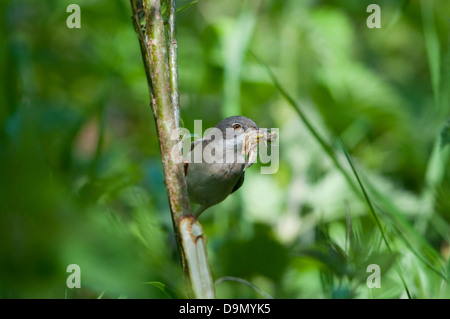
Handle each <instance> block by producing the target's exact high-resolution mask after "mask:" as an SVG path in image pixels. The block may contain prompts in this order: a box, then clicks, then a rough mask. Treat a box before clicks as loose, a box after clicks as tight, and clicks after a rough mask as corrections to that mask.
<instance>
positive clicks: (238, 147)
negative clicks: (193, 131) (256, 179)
mask: <svg viewBox="0 0 450 319" xmlns="http://www.w3.org/2000/svg"><path fill="white" fill-rule="evenodd" d="M263 137H265V138H266V139H267V140H268V141H270V139H271V135H269V137H267V130H261V129H260V128H259V127H258V126H257V125H256V124H255V122H253V121H252V120H251V119H249V118H247V117H244V116H231V117H227V118H225V119H224V120H222V121H220V122H219V123H218V124H217V125H216V127H215V129H212V130H211V131H210V132H209V133H206V135H205V136H204V137H203V138H201V139H197V140H195V141H193V142H192V143H191V144H190V150H189V152H188V154H187V159H188V160H187V161H186V162H185V163H184V169H185V178H186V184H187V191H188V195H189V198H190V200H191V202H193V203H196V204H198V205H199V206H198V209H197V210H196V211H195V212H194V215H195V216H196V217H197V218H198V217H199V216H200V214H201V213H202V212H204V211H205V210H206V209H208V208H209V207H211V206H214V205H216V204H218V203H220V202H222V201H223V200H224V199H225V198H227V197H228V196H229V195H230V194H232V193H234V192H235V191H237V190H238V189H239V188H240V187H241V186H242V184H243V183H244V178H245V170H246V169H247V168H248V167H250V166H251V165H252V164H253V163H254V161H255V160H256V154H257V152H256V150H257V143H258V142H259V139H260V138H263ZM196 154H199V155H201V160H200V161H199V160H198V157H197V155H196Z"/></svg>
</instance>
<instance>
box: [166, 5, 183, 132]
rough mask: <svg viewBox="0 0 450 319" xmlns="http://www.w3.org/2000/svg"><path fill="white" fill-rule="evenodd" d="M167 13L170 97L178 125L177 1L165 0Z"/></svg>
mask: <svg viewBox="0 0 450 319" xmlns="http://www.w3.org/2000/svg"><path fill="white" fill-rule="evenodd" d="M167 14H168V28H167V31H168V35H167V40H168V48H169V74H170V87H171V92H170V93H171V94H170V99H171V101H172V107H173V111H174V114H175V125H176V126H177V128H178V127H180V94H179V91H180V90H179V88H178V63H177V62H178V54H177V48H178V44H177V18H176V16H177V2H176V0H167Z"/></svg>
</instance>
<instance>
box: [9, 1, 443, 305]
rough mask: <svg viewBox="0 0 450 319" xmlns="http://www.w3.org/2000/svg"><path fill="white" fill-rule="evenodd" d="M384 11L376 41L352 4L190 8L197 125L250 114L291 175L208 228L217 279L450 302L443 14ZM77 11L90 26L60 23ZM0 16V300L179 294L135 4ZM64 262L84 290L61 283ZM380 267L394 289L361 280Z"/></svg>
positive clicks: (35, 8)
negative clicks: (275, 134) (271, 133)
mask: <svg viewBox="0 0 450 319" xmlns="http://www.w3.org/2000/svg"><path fill="white" fill-rule="evenodd" d="M189 2H190V1H179V2H178V4H179V6H182V5H185V4H188V3H189ZM372 2H373V3H377V4H379V5H380V7H381V25H382V27H381V28H380V29H369V28H367V26H366V19H367V17H368V16H369V13H367V12H366V8H367V6H368V4H370V3H371V2H370V1H359V0H352V1H343V0H330V1H319V0H308V1H297V0H259V1H240V0H228V1H213V0H200V1H198V3H196V4H195V5H194V6H192V7H190V8H189V9H187V10H184V11H183V12H181V13H179V15H178V57H179V76H180V79H179V80H180V89H181V92H180V93H181V115H182V119H183V124H184V126H185V127H187V128H188V129H189V130H191V131H193V127H194V122H193V121H194V120H195V119H202V120H203V129H206V128H207V127H211V126H214V125H215V124H216V123H217V122H218V121H219V120H220V119H222V118H223V117H225V116H228V115H234V114H242V115H245V116H248V117H250V118H252V119H253V120H254V121H255V122H256V123H257V124H258V125H259V126H260V127H267V128H271V127H274V128H280V134H279V137H280V138H279V143H278V145H279V151H280V166H279V170H278V172H277V173H276V174H273V175H262V174H260V173H259V169H260V167H261V165H262V164H255V165H254V166H253V167H251V168H249V169H248V171H247V176H246V181H245V183H244V185H243V187H242V188H241V189H240V190H239V191H238V192H237V193H235V194H233V196H231V197H230V198H228V199H227V200H226V201H224V202H223V203H221V204H219V205H217V206H216V207H213V208H211V209H209V210H208V211H207V212H205V213H204V214H203V215H202V217H201V219H200V222H201V223H202V225H203V227H204V231H205V233H206V235H207V237H208V254H209V257H210V261H211V269H212V274H213V277H214V279H215V280H218V279H219V278H221V277H224V276H232V277H237V278H242V279H244V280H246V281H248V282H251V283H252V284H253V285H256V286H257V287H259V289H261V290H262V291H264V292H266V293H267V294H269V295H270V296H272V297H275V298H405V297H407V293H406V291H405V287H406V288H407V289H408V291H409V293H410V295H411V296H412V297H414V298H448V297H450V289H449V288H448V287H447V286H448V279H449V271H450V263H449V256H450V228H449V223H450V170H449V169H448V166H449V153H450V151H449V149H450V146H449V143H448V141H449V133H448V132H449V128H448V127H449V124H448V123H449V122H448V119H449V115H450V114H449V113H450V26H449V19H450V15H449V13H450V3H449V2H448V1H445V0H437V1H425V0H424V1H408V0H398V1H387V0H378V1H372ZM70 3H77V4H79V5H80V7H81V24H82V28H81V29H69V28H67V27H66V19H67V17H68V15H69V13H67V12H66V8H67V6H68V5H69V4H70ZM0 12H1V13H2V14H1V15H0V32H1V33H0V36H1V39H2V48H3V49H2V50H1V59H0V79H1V80H0V83H1V86H0V106H1V107H0V297H2V298H97V297H101V298H169V297H178V298H183V297H185V296H186V293H185V288H184V282H183V278H182V272H181V267H180V264H179V259H178V256H177V249H176V244H175V240H174V236H173V230H172V222H171V218H170V213H169V208H168V201H167V197H166V192H165V187H164V176H163V173H162V165H161V162H160V154H159V146H158V143H157V138H156V132H155V127H154V120H153V115H152V112H151V110H150V107H149V98H148V91H147V87H146V80H145V73H144V69H143V64H142V60H141V56H140V52H139V45H138V41H137V38H136V33H135V32H134V29H133V26H132V23H131V18H130V16H131V9H130V5H129V2H128V1H126V0H122V1H108V2H107V1H105V0H97V1H92V0H89V1H88V0H84V1H81V0H79V1H35V0H27V1H22V0H15V1H12V0H4V1H2V2H0ZM250 51H251V52H252V53H253V54H255V56H257V57H258V58H259V59H261V60H262V61H265V63H267V64H268V65H269V67H270V69H271V70H272V71H273V72H274V74H275V75H276V78H277V80H278V81H279V85H280V86H281V87H282V88H283V89H284V90H285V91H286V92H288V93H289V95H290V96H291V97H292V98H293V100H295V101H296V103H297V105H296V107H299V108H301V110H302V112H304V113H305V114H306V116H307V117H308V118H309V120H310V121H311V123H312V125H313V129H314V130H315V131H316V132H317V134H319V135H320V136H322V137H323V138H324V141H325V142H326V143H328V144H327V145H329V146H330V147H331V148H332V149H333V152H335V154H336V157H337V158H338V160H339V163H340V165H342V167H343V168H344V170H345V171H346V172H347V173H348V175H349V176H350V177H351V178H352V179H353V180H354V182H355V185H358V184H357V183H356V180H355V178H356V176H355V173H356V175H357V176H358V178H360V179H361V181H362V184H363V186H364V187H365V189H366V190H367V193H368V199H367V198H364V197H363V196H361V189H360V188H359V187H357V188H356V189H354V188H352V187H350V186H349V185H348V182H346V180H345V178H344V177H343V175H342V173H341V172H340V171H339V170H338V169H337V167H336V165H335V164H333V162H332V161H331V158H330V157H329V156H328V155H327V153H326V152H324V151H323V149H322V148H321V146H320V143H319V142H318V140H317V139H316V138H314V136H313V135H311V132H310V131H308V129H307V128H306V126H305V124H304V122H302V121H301V119H300V118H299V116H298V114H297V113H296V111H295V110H294V109H293V105H291V104H290V103H289V102H288V101H287V100H286V99H285V97H284V96H283V95H281V94H279V92H278V90H277V88H276V86H275V85H274V83H273V81H272V80H271V78H270V77H269V76H268V74H267V70H266V68H265V67H264V66H263V65H261V64H260V63H259V62H258V61H257V60H256V59H255V58H254V57H253V56H252V55H250V54H249V52H250ZM338 138H339V139H340V140H342V143H343V145H344V146H345V148H346V150H347V151H348V153H349V154H351V156H352V161H353V162H354V165H355V173H353V172H352V170H351V169H350V166H349V165H348V164H349V163H348V162H347V161H346V158H345V156H344V152H343V150H342V149H341V147H340V146H339V143H338V142H337V139H338ZM369 202H370V203H371V204H373V207H374V212H375V214H376V216H378V218H379V220H380V223H381V229H380V228H378V227H377V224H376V222H375V220H374V219H373V214H372V213H371V210H370V207H369V205H368V204H369ZM380 230H381V231H382V232H383V234H384V235H385V237H386V238H385V240H386V241H385V240H383V238H382V233H381V232H380ZM386 242H387V243H388V245H389V248H388V247H387V246H386ZM69 264H78V265H80V267H81V286H82V288H81V289H75V288H74V289H68V288H66V278H67V276H68V275H69V274H68V273H67V272H66V268H67V266H68V265H69ZM370 264H378V265H379V266H380V268H381V288H372V289H370V288H368V287H367V285H366V279H367V277H368V276H369V275H370V273H368V272H367V271H366V269H367V266H368V265H370ZM402 280H403V281H404V283H402ZM216 289H217V296H218V297H219V298H261V297H262V295H261V294H260V293H258V291H257V290H255V289H253V288H252V287H251V286H250V285H245V284H242V283H240V282H237V281H222V282H220V284H218V285H217V287H216Z"/></svg>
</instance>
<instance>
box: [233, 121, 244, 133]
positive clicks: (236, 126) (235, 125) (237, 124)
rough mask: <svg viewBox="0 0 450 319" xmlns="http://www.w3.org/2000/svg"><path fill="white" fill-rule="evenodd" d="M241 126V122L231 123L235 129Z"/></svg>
mask: <svg viewBox="0 0 450 319" xmlns="http://www.w3.org/2000/svg"><path fill="white" fill-rule="evenodd" d="M241 127H242V126H241V124H239V123H235V124H233V129H234V130H235V131H237V130H239V129H240V128H241Z"/></svg>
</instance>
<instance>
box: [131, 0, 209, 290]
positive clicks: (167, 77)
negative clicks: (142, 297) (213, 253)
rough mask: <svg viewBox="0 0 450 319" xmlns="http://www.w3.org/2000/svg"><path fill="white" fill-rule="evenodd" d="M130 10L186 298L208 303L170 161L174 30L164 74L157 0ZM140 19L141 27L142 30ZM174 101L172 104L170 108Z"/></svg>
mask: <svg viewBox="0 0 450 319" xmlns="http://www.w3.org/2000/svg"><path fill="white" fill-rule="evenodd" d="M174 3H175V1H173V3H172V2H170V3H169V6H171V5H174ZM131 7H132V10H133V17H132V19H133V24H134V26H135V29H136V32H137V33H138V38H139V43H140V49H141V54H142V58H143V60H144V61H143V62H144V67H145V73H146V76H147V82H148V88H149V94H150V100H151V103H150V104H151V107H152V110H153V114H154V117H155V122H156V128H157V134H158V140H159V145H160V150H161V159H162V164H163V169H164V176H165V181H166V188H167V195H168V197H169V204H170V210H171V214H172V221H173V227H174V231H175V236H176V239H177V246H178V251H179V254H180V257H181V263H182V267H183V273H184V275H185V280H186V286H187V290H188V296H189V297H196V298H213V297H214V287H213V284H212V279H211V272H210V269H209V264H208V259H207V255H206V245H205V237H204V235H203V232H202V228H201V225H200V224H199V223H198V222H197V220H196V219H195V217H194V216H193V215H192V211H191V207H190V202H189V196H188V193H187V187H186V181H185V178H184V167H183V164H182V163H181V162H179V161H175V159H174V158H173V157H172V149H174V148H175V147H177V143H178V142H179V140H178V139H175V140H174V139H172V137H173V136H172V135H173V133H174V132H176V129H177V127H178V126H179V124H178V123H179V103H178V72H177V63H176V62H177V61H176V39H175V38H174V36H175V33H174V32H173V29H172V31H171V32H170V33H171V36H170V38H171V39H172V40H171V41H170V43H171V44H170V45H169V47H172V46H174V47H175V55H171V60H172V63H171V72H169V65H168V58H167V46H166V41H165V30H164V22H163V18H162V14H161V2H160V0H143V1H140V0H131ZM175 13H176V8H175V7H172V8H171V9H170V15H174V14H175ZM144 18H145V25H142V21H143V19H144ZM169 20H171V21H172V23H173V24H175V18H172V19H170V18H169ZM172 78H174V79H176V84H175V86H174V87H172V81H171V80H172ZM174 91H176V94H175V93H174ZM174 100H176V102H175V103H174V102H173V101H174Z"/></svg>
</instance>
